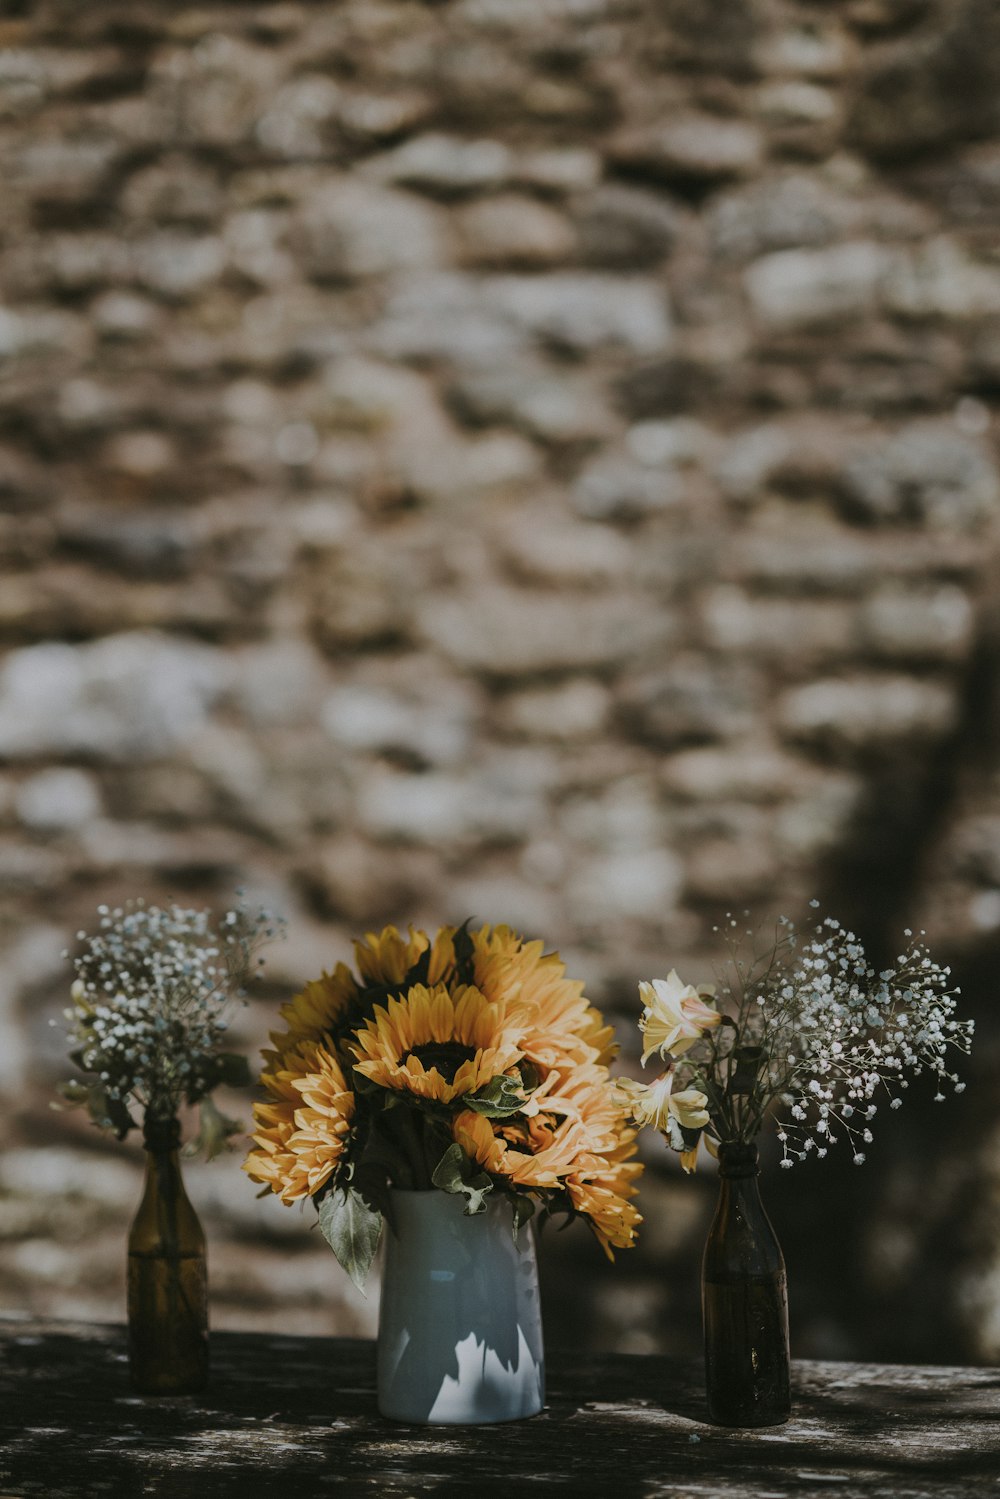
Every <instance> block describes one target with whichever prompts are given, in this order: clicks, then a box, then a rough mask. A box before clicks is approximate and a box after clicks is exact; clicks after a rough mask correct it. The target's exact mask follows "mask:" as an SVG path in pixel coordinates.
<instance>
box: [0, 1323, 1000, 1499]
mask: <svg viewBox="0 0 1000 1499" xmlns="http://www.w3.org/2000/svg"><path fill="white" fill-rule="evenodd" d="M212 1361H213V1375H212V1381H211V1385H210V1387H209V1390H208V1392H207V1393H206V1395H205V1396H204V1397H203V1398H198V1399H165V1398H160V1399H148V1398H146V1399H144V1398H141V1397H139V1396H137V1395H134V1394H133V1393H132V1391H131V1389H130V1388H129V1383H128V1369H127V1364H126V1359H125V1343H124V1330H123V1329H122V1328H121V1327H109V1326H88V1325H80V1324H70V1323H55V1324H53V1323H36V1322H31V1321H26V1320H18V1319H7V1320H0V1499H10V1496H17V1499H29V1496H30V1499H34V1496H36V1495H37V1496H44V1499H103V1496H107V1499H132V1496H139V1495H156V1496H158V1499H200V1496H202V1495H204V1496H207V1499H279V1496H280V1499H309V1496H311V1495H312V1494H313V1493H316V1494H325V1493H336V1494H339V1495H344V1496H353V1495H359V1496H361V1495H373V1496H374V1495H377V1496H383V1495H385V1496H400V1499H405V1496H413V1499H417V1496H420V1495H435V1496H443V1499H452V1496H453V1499H476V1496H479V1499H490V1496H492V1495H501V1494H503V1495H511V1494H519V1493H522V1492H524V1491H527V1492H530V1493H538V1494H543V1493H544V1494H551V1493H574V1494H592V1495H602V1496H613V1499H661V1496H663V1499H666V1496H670V1499H734V1496H741V1499H792V1496H794V1499H830V1496H831V1495H833V1494H837V1493H839V1494H842V1495H843V1496H844V1499H876V1496H877V1499H883V1496H892V1499H925V1496H933V1499H953V1496H954V1499H959V1496H962V1499H964V1496H966V1495H990V1496H992V1499H1000V1370H995V1369H948V1368H908V1367H903V1366H874V1365H856V1364H833V1363H824V1364H819V1363H799V1364H796V1366H795V1392H796V1403H795V1411H794V1415H793V1418H792V1420H791V1421H790V1422H789V1423H788V1425H787V1426H784V1427H776V1428H772V1429H771V1430H766V1431H759V1432H738V1431H726V1430H722V1429H720V1428H718V1427H713V1426H709V1425H707V1424H706V1423H705V1420H704V1409H703V1402H702V1389H701V1370H700V1368H699V1367H698V1366H696V1365H690V1364H683V1363H679V1362H676V1361H674V1360H671V1359H667V1358H635V1357H625V1356H615V1357H609V1358H592V1359H579V1358H572V1359H560V1358H559V1357H558V1356H557V1355H556V1356H552V1357H551V1358H550V1367H549V1404H548V1406H547V1408H546V1410H545V1411H544V1412H543V1413H542V1414H541V1415H539V1416H535V1417H533V1418H532V1419H531V1420H529V1421H521V1422H516V1423H513V1424H511V1425H506V1426H493V1427H430V1428H425V1427H410V1426H399V1425H396V1424H394V1423H392V1422H389V1421H384V1420H382V1419H381V1418H380V1417H379V1416H378V1415H377V1413H376V1410H375V1394H374V1388H375V1359H374V1347H373V1345H372V1344H371V1343H366V1342H358V1341H348V1340H340V1339H329V1338H301V1337H295V1338H292V1337H289V1338H283V1337H273V1336H258V1335H253V1334H242V1333H228V1334H227V1333H220V1334H215V1335H214V1336H213V1339H212Z"/></svg>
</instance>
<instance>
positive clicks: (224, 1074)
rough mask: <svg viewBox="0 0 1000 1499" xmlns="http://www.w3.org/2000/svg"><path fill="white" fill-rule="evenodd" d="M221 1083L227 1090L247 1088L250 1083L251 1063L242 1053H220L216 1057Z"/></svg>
mask: <svg viewBox="0 0 1000 1499" xmlns="http://www.w3.org/2000/svg"><path fill="white" fill-rule="evenodd" d="M216 1062H217V1063H218V1067H219V1081H220V1082H221V1083H225V1085H226V1087H227V1088H245V1087H247V1086H248V1085H249V1083H250V1080H251V1079H250V1063H249V1062H248V1061H247V1059H246V1057H245V1056H244V1055H243V1053H242V1052H241V1051H220V1052H219V1053H218V1055H217V1056H216Z"/></svg>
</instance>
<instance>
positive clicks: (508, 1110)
mask: <svg viewBox="0 0 1000 1499" xmlns="http://www.w3.org/2000/svg"><path fill="white" fill-rule="evenodd" d="M465 1104H466V1106H467V1107H468V1108H470V1109H474V1110H475V1112H476V1113H477V1114H485V1115H486V1118H487V1119H506V1118H507V1116H508V1115H509V1114H517V1113H520V1111H521V1109H523V1108H524V1090H523V1088H522V1087H521V1079H520V1078H519V1077H507V1076H506V1075H505V1074H504V1075H501V1076H500V1077H495V1078H494V1079H493V1081H492V1082H490V1083H487V1085H486V1087H485V1088H480V1090H479V1092H478V1093H473V1094H472V1095H471V1097H469V1098H467V1099H465Z"/></svg>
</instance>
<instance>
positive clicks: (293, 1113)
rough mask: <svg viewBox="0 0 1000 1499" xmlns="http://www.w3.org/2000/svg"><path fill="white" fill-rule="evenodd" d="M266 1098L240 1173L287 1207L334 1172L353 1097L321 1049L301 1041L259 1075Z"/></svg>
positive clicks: (256, 1110)
mask: <svg viewBox="0 0 1000 1499" xmlns="http://www.w3.org/2000/svg"><path fill="white" fill-rule="evenodd" d="M261 1082H262V1083H263V1085H264V1087H265V1088H266V1089H267V1092H268V1094H269V1095H270V1098H269V1100H268V1102H266V1103H257V1104H254V1110H253V1113H254V1122H255V1124H257V1125H258V1130H257V1133H256V1134H254V1136H253V1140H254V1144H255V1147H256V1148H255V1149H254V1150H251V1152H250V1154H249V1155H248V1156H247V1158H246V1160H245V1161H244V1162H243V1170H244V1171H245V1172H246V1173H247V1175H248V1176H249V1177H250V1178H251V1179H252V1180H253V1181H258V1182H262V1183H263V1184H264V1185H265V1186H267V1187H270V1189H271V1191H272V1192H275V1193H277V1195H278V1196H279V1197H280V1198H281V1200H282V1202H284V1203H287V1204H290V1203H293V1202H297V1201H298V1199H299V1198H301V1197H311V1196H312V1195H313V1193H314V1192H317V1191H318V1190H319V1188H320V1187H321V1186H323V1184H324V1183H325V1182H326V1181H327V1180H328V1178H329V1177H330V1176H331V1175H332V1173H333V1172H334V1170H335V1169H336V1167H337V1165H338V1163H339V1161H340V1158H341V1155H342V1154H343V1152H344V1148H345V1145H346V1143H347V1137H348V1135H349V1133H350V1128H351V1121H352V1119H353V1116H354V1094H353V1093H352V1092H351V1090H350V1088H349V1087H348V1086H347V1083H346V1082H345V1080H344V1074H343V1072H342V1071H341V1069H340V1065H339V1063H338V1062H337V1059H336V1057H334V1056H333V1055H332V1054H331V1053H330V1052H329V1051H328V1050H327V1049H326V1047H325V1046H323V1045H321V1044H319V1043H317V1042H310V1041H305V1042H302V1043H301V1045H300V1046H298V1047H297V1048H294V1049H293V1050H292V1051H290V1052H287V1053H286V1054H285V1055H284V1056H283V1057H281V1058H279V1059H278V1063H277V1065H276V1066H275V1067H274V1068H273V1070H272V1071H270V1072H266V1073H264V1074H263V1075H262V1077H261Z"/></svg>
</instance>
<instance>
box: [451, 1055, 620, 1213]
mask: <svg viewBox="0 0 1000 1499" xmlns="http://www.w3.org/2000/svg"><path fill="white" fill-rule="evenodd" d="M550 1084H551V1087H550V1086H549V1085H550ZM539 1095H541V1097H539ZM531 1104H532V1105H534V1106H535V1107H533V1109H532V1110H531V1111H530V1112H529V1110H528V1109H525V1110H524V1111H522V1112H523V1115H524V1116H525V1117H524V1118H523V1121H522V1122H509V1123H498V1124H497V1127H496V1132H495V1133H494V1129H493V1126H492V1125H491V1124H490V1122H489V1120H488V1119H484V1118H482V1117H481V1116H480V1115H477V1114H475V1113H474V1112H473V1111H472V1110H466V1111H465V1112H464V1113H463V1114H460V1115H459V1116H458V1118H457V1119H456V1120H455V1123H454V1127H453V1137H454V1138H455V1139H456V1140H457V1141H458V1143H459V1144H460V1145H461V1146H462V1148H463V1150H465V1152H466V1154H467V1155H470V1156H472V1157H473V1158H474V1159H475V1160H476V1161H478V1162H479V1164H480V1165H481V1166H483V1167H484V1168H485V1169H486V1170H487V1171H490V1172H493V1173H494V1174H496V1175H500V1176H506V1177H508V1178H509V1179H510V1180H511V1181H512V1182H516V1183H517V1184H518V1185H520V1186H525V1187H558V1186H561V1185H562V1181H563V1178H565V1177H568V1176H569V1175H570V1174H571V1173H573V1172H576V1171H580V1170H582V1169H584V1167H585V1166H587V1165H588V1164H589V1163H591V1162H592V1161H594V1160H596V1159H597V1158H598V1157H600V1156H601V1155H602V1154H603V1153H605V1152H607V1151H613V1150H615V1149H616V1147H617V1146H618V1144H619V1137H620V1130H621V1115H620V1113H619V1112H618V1111H617V1110H616V1108H615V1105H614V1100H613V1097H612V1095H611V1090H610V1087H609V1085H608V1082H607V1073H606V1072H605V1071H604V1069H603V1068H602V1067H598V1066H595V1065H593V1064H592V1065H590V1066H589V1067H582V1068H580V1069H579V1070H578V1072H576V1073H567V1074H566V1075H565V1076H559V1075H558V1074H553V1075H551V1076H550V1077H549V1078H547V1079H546V1080H545V1082H544V1083H543V1084H542V1087H541V1088H540V1089H539V1090H538V1091H537V1092H536V1094H535V1095H533V1097H532V1099H531ZM491 1137H492V1138H491Z"/></svg>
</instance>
